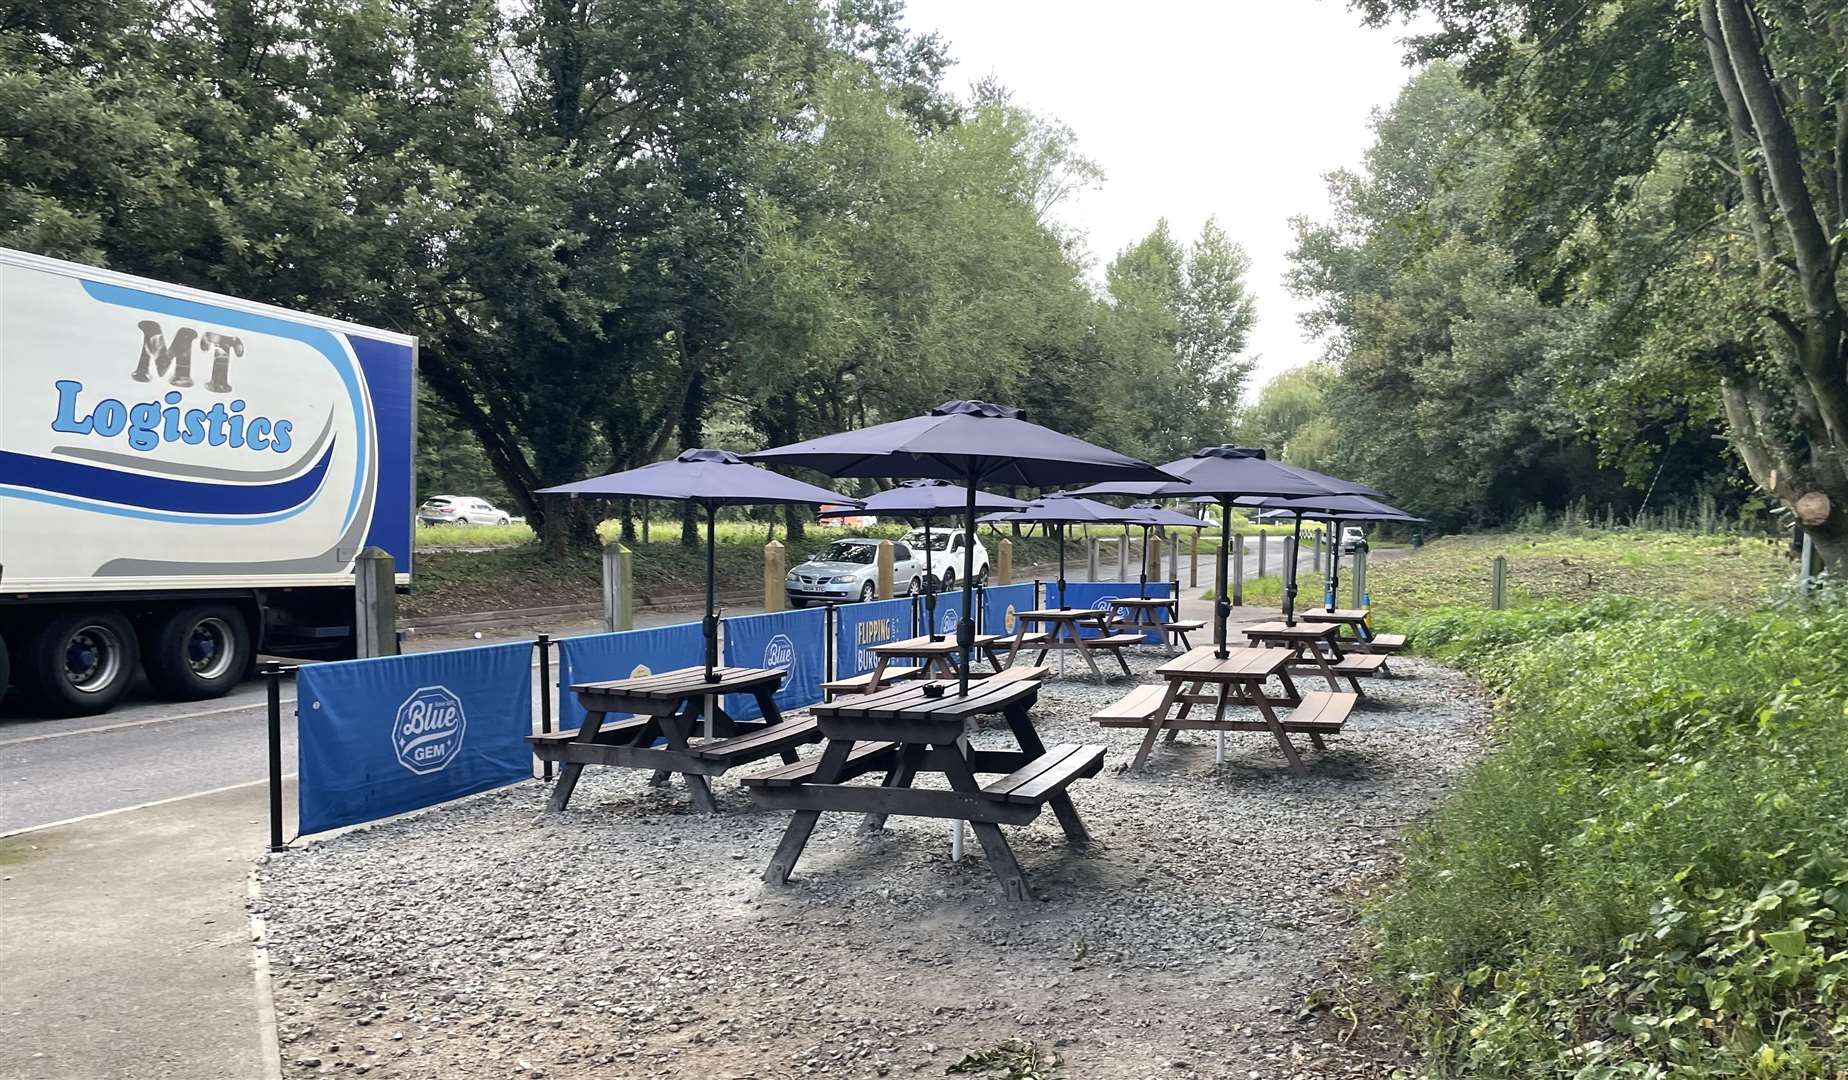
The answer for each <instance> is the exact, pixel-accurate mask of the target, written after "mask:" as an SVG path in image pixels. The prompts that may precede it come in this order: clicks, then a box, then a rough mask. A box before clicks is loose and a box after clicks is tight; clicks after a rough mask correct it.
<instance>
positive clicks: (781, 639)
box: [725, 608, 828, 720]
mask: <svg viewBox="0 0 1848 1080" xmlns="http://www.w3.org/2000/svg"><path fill="white" fill-rule="evenodd" d="M827 651H828V615H827V612H826V611H824V610H822V609H821V608H810V609H808V610H807V611H778V612H773V613H770V614H767V615H743V616H739V617H738V618H735V619H726V620H725V664H726V666H727V667H747V668H780V669H783V670H784V671H786V672H788V674H786V675H785V676H784V677H783V685H782V688H781V689H779V690H777V692H776V706H777V708H778V709H781V710H783V711H786V712H787V711H789V710H792V709H801V708H806V707H808V706H810V705H813V704H815V703H816V702H817V701H820V700H821V684H822V682H823V681H824V680H826V678H827V662H828V661H827ZM725 711H726V712H727V713H729V714H731V718H732V719H733V720H755V719H757V718H759V717H761V716H763V714H764V713H763V710H762V709H760V708H758V707H757V699H756V698H755V697H753V696H752V695H750V694H731V695H728V696H727V697H726V699H725Z"/></svg>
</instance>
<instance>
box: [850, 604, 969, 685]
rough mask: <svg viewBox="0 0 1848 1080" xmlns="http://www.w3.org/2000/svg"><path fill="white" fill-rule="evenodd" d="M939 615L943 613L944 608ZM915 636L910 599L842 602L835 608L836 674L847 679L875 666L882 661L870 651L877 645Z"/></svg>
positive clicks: (941, 615) (939, 611) (940, 616)
mask: <svg viewBox="0 0 1848 1080" xmlns="http://www.w3.org/2000/svg"><path fill="white" fill-rule="evenodd" d="M937 617H938V618H942V617H943V610H942V609H941V608H939V609H938V612H937ZM912 636H914V634H913V631H912V607H911V601H910V600H908V599H898V600H874V601H871V602H870V603H865V604H842V605H841V606H839V607H837V608H835V609H834V677H835V678H837V679H845V678H848V677H850V676H853V675H859V674H861V673H863V672H868V671H871V670H873V665H874V664H876V663H878V661H879V658H878V657H877V656H874V655H873V654H872V652H871V651H869V650H870V649H871V648H872V647H873V646H874V645H883V644H885V643H886V642H888V641H902V640H904V639H905V638H908V637H912ZM906 663H909V661H906Z"/></svg>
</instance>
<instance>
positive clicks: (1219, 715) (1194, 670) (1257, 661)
mask: <svg viewBox="0 0 1848 1080" xmlns="http://www.w3.org/2000/svg"><path fill="white" fill-rule="evenodd" d="M1294 659H1295V658H1294V656H1293V654H1292V653H1291V652H1290V650H1288V649H1263V648H1246V649H1228V650H1227V651H1226V656H1225V657H1224V658H1221V657H1219V656H1218V655H1217V654H1216V652H1215V650H1214V649H1213V647H1212V646H1210V645H1202V646H1200V647H1199V648H1197V649H1190V650H1188V651H1187V652H1186V653H1184V654H1182V655H1181V656H1179V657H1176V658H1175V659H1173V660H1171V661H1169V662H1168V663H1166V664H1163V665H1162V666H1161V667H1159V668H1156V669H1155V673H1156V674H1157V675H1159V676H1161V677H1162V679H1163V680H1164V682H1162V683H1148V684H1145V685H1143V686H1138V687H1136V688H1135V689H1134V690H1131V691H1130V692H1129V693H1128V694H1127V695H1125V696H1124V697H1123V698H1122V699H1121V700H1119V701H1117V702H1115V703H1113V704H1111V705H1108V706H1106V707H1104V708H1103V709H1100V710H1098V711H1097V712H1095V713H1092V714H1091V719H1092V720H1094V721H1096V722H1097V723H1098V725H1099V726H1102V727H1124V728H1144V729H1146V730H1147V734H1146V735H1144V736H1143V739H1142V746H1141V747H1140V748H1139V749H1138V750H1137V751H1136V756H1135V759H1134V760H1133V761H1131V762H1130V769H1131V770H1139V769H1141V768H1142V767H1143V765H1144V764H1146V763H1147V761H1148V758H1149V753H1150V751H1152V750H1153V749H1154V748H1155V739H1156V736H1158V735H1160V734H1161V733H1162V732H1163V731H1166V732H1167V736H1168V738H1167V741H1168V742H1170V743H1172V742H1173V741H1174V739H1175V735H1176V734H1177V733H1179V732H1180V731H1182V730H1196V731H1213V732H1216V733H1218V736H1219V750H1218V755H1219V758H1220V760H1224V757H1225V733H1226V732H1228V731H1267V732H1270V733H1271V735H1272V736H1274V737H1275V738H1276V740H1277V746H1278V747H1279V748H1280V749H1281V750H1282V751H1283V756H1284V758H1285V759H1286V760H1288V761H1289V763H1290V769H1291V771H1293V772H1295V773H1296V774H1297V775H1298V776H1304V775H1307V774H1308V771H1309V770H1308V769H1307V768H1306V767H1305V766H1304V765H1303V762H1302V758H1301V757H1300V756H1298V754H1297V752H1296V747H1295V746H1294V745H1293V744H1292V743H1291V742H1290V735H1291V734H1292V733H1295V734H1304V735H1308V736H1309V741H1310V742H1311V743H1312V744H1313V745H1314V746H1315V748H1316V749H1317V750H1325V749H1327V744H1326V743H1324V742H1323V741H1322V737H1323V736H1325V735H1337V734H1340V732H1341V728H1342V725H1344V724H1345V723H1346V722H1347V718H1348V715H1349V714H1350V713H1351V712H1353V709H1354V703H1355V700H1356V699H1355V696H1354V695H1353V694H1345V693H1330V692H1327V691H1320V690H1318V691H1314V692H1312V693H1308V694H1304V693H1300V692H1299V691H1298V690H1297V689H1296V684H1295V683H1293V682H1292V681H1291V680H1290V673H1289V668H1290V666H1291V664H1292V663H1293V662H1294ZM1273 677H1275V678H1276V679H1277V680H1278V681H1279V683H1280V684H1281V686H1282V688H1283V695H1282V696H1281V697H1271V696H1270V695H1269V694H1267V693H1266V691H1265V689H1264V687H1265V683H1266V681H1267V680H1269V679H1271V678H1273ZM1199 705H1211V706H1213V707H1214V708H1213V712H1212V715H1211V716H1199V717H1196V716H1194V715H1192V713H1193V709H1194V707H1195V706H1199ZM1232 705H1250V706H1253V707H1255V708H1256V709H1257V711H1258V717H1259V718H1258V719H1256V720H1250V719H1240V718H1236V717H1234V718H1227V716H1226V709H1227V707H1229V706H1232ZM1281 705H1288V706H1292V708H1291V711H1290V712H1289V713H1287V714H1285V715H1283V716H1278V715H1277V712H1276V708H1275V707H1276V706H1281Z"/></svg>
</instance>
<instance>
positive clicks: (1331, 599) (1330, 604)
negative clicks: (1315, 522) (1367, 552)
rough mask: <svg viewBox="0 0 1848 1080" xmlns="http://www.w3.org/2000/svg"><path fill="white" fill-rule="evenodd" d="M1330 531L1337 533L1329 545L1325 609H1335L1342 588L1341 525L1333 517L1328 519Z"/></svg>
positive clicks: (1324, 595) (1323, 600) (1324, 596)
mask: <svg viewBox="0 0 1848 1080" xmlns="http://www.w3.org/2000/svg"><path fill="white" fill-rule="evenodd" d="M1328 531H1329V532H1332V533H1334V534H1335V538H1334V540H1332V541H1331V542H1330V543H1329V545H1328V582H1327V586H1328V587H1327V589H1326V590H1324V592H1323V595H1322V605H1323V608H1324V610H1327V611H1333V610H1335V604H1336V602H1337V601H1336V597H1337V596H1338V595H1339V590H1340V588H1341V527H1340V525H1339V524H1337V523H1336V522H1335V520H1334V519H1333V518H1330V519H1329V521H1328Z"/></svg>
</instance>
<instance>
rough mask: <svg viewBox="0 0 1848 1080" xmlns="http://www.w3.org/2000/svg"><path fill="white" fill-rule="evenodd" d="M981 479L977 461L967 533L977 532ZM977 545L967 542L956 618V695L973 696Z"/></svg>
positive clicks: (972, 474)
mask: <svg viewBox="0 0 1848 1080" xmlns="http://www.w3.org/2000/svg"><path fill="white" fill-rule="evenodd" d="M977 479H978V477H977V474H976V468H975V465H974V464H973V463H971V464H970V466H969V487H968V495H969V498H968V501H967V502H965V503H964V504H963V536H964V537H965V538H966V537H970V536H974V535H975V482H976V480H977ZM974 578H975V545H974V544H971V543H967V542H965V543H964V544H963V579H962V618H960V619H958V620H957V621H956V644H957V646H958V651H960V652H961V653H962V670H961V671H959V672H957V675H956V696H957V697H967V696H968V695H969V661H970V660H971V658H972V657H973V656H974V654H975V620H973V619H971V618H969V600H970V598H971V597H972V596H974V595H975V593H974V590H975V586H974V585H973V584H971V582H972V581H973V579H974Z"/></svg>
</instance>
